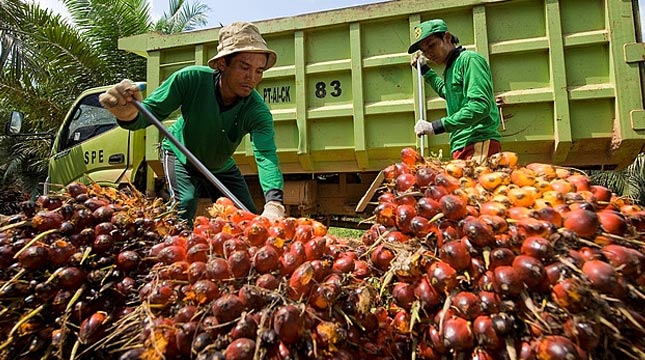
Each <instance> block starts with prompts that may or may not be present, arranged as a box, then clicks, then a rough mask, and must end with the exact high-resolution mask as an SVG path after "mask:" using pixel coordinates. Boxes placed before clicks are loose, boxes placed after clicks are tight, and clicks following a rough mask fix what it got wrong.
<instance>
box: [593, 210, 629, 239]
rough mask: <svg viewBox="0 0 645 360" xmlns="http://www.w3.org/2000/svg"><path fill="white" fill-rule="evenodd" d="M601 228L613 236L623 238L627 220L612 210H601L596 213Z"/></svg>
mask: <svg viewBox="0 0 645 360" xmlns="http://www.w3.org/2000/svg"><path fill="white" fill-rule="evenodd" d="M596 215H598V220H599V221H600V225H601V226H602V228H603V229H604V230H605V231H606V232H608V233H610V234H614V235H619V236H623V235H624V234H625V233H626V232H627V220H626V219H625V216H623V214H621V213H619V212H617V211H613V210H603V211H599V212H597V213H596Z"/></svg>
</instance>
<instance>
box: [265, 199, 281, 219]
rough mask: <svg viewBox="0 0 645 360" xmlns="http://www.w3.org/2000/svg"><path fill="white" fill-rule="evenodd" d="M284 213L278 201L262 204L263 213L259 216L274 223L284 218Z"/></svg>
mask: <svg viewBox="0 0 645 360" xmlns="http://www.w3.org/2000/svg"><path fill="white" fill-rule="evenodd" d="M285 212H286V209H285V208H284V205H282V204H281V203H280V202H279V201H269V202H267V203H266V204H264V211H262V215H260V216H264V217H265V218H267V219H269V220H271V221H274V220H277V219H278V218H282V217H284V214H285Z"/></svg>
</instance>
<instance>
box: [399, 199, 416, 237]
mask: <svg viewBox="0 0 645 360" xmlns="http://www.w3.org/2000/svg"><path fill="white" fill-rule="evenodd" d="M415 216H417V211H416V210H415V209H414V206H412V205H399V206H398V207H397V208H396V218H395V219H396V221H395V222H396V226H397V227H398V228H399V230H401V231H402V232H404V233H411V232H412V229H411V228H410V222H411V221H412V218H414V217H415Z"/></svg>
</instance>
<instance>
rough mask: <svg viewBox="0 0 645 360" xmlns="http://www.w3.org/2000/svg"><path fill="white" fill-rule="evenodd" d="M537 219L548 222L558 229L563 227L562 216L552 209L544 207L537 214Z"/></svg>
mask: <svg viewBox="0 0 645 360" xmlns="http://www.w3.org/2000/svg"><path fill="white" fill-rule="evenodd" d="M535 216H536V218H538V219H540V220H544V221H548V222H550V223H552V224H553V225H555V226H556V227H558V228H559V227H562V215H561V214H560V213H559V212H558V211H556V210H555V209H554V208H552V207H543V208H541V209H539V210H537V211H536V212H535Z"/></svg>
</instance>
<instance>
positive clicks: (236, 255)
mask: <svg viewBox="0 0 645 360" xmlns="http://www.w3.org/2000/svg"><path fill="white" fill-rule="evenodd" d="M226 261H228V268H229V269H231V272H232V273H233V276H235V278H237V279H240V278H243V277H245V276H246V275H247V274H248V273H249V270H251V258H250V257H249V253H248V252H246V251H244V250H237V251H233V253H231V255H230V256H229V257H228V259H226Z"/></svg>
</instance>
